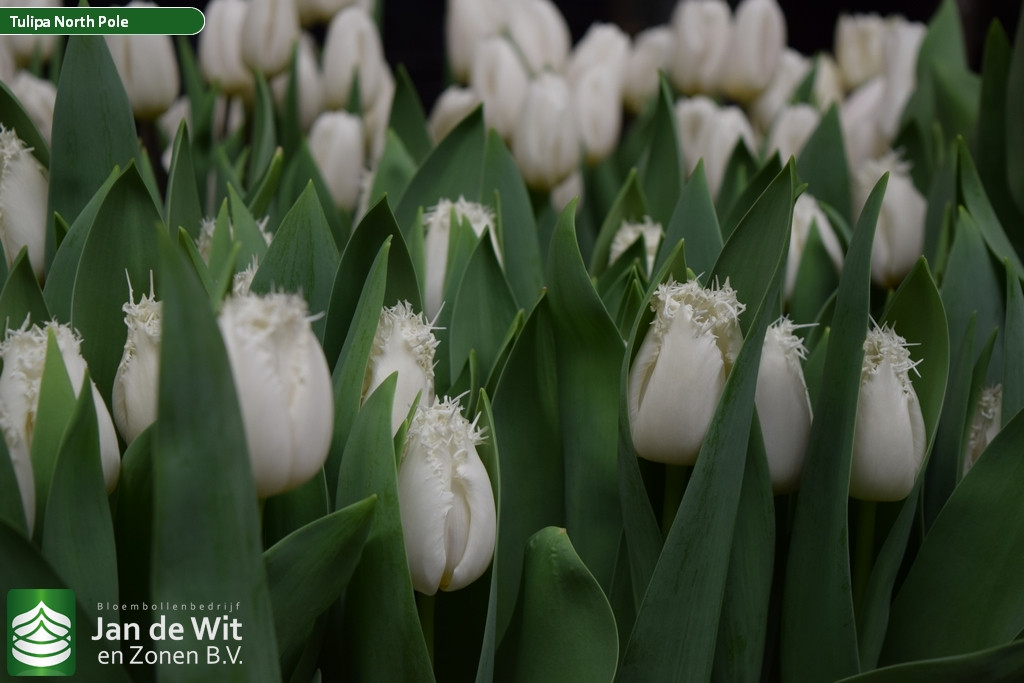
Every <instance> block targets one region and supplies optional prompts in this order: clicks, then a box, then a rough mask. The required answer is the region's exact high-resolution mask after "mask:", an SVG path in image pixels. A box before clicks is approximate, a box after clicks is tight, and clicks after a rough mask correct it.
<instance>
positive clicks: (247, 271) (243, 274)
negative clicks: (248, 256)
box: [231, 254, 260, 296]
mask: <svg viewBox="0 0 1024 683" xmlns="http://www.w3.org/2000/svg"><path fill="white" fill-rule="evenodd" d="M259 267H260V264H259V259H258V258H256V254H253V255H252V260H251V261H249V265H247V266H246V267H245V268H244V269H242V270H240V271H238V272H237V273H235V275H234V277H232V278H231V293H232V294H233V295H235V296H244V295H246V294H248V293H249V292H251V291H252V281H253V280H255V279H256V271H257V270H259Z"/></svg>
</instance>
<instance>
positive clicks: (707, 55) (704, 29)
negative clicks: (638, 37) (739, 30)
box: [669, 0, 733, 95]
mask: <svg viewBox="0 0 1024 683" xmlns="http://www.w3.org/2000/svg"><path fill="white" fill-rule="evenodd" d="M672 30H673V32H674V33H675V56H674V57H673V59H672V68H671V69H670V72H669V73H670V76H671V78H672V83H673V84H674V85H675V86H676V89H678V90H679V91H681V92H683V93H684V94H686V95H696V94H698V93H701V94H706V95H711V94H715V93H717V92H718V90H719V89H720V87H721V84H722V77H723V72H724V70H725V68H726V62H727V61H728V59H729V51H730V50H731V49H733V46H732V45H731V44H730V41H731V38H732V11H731V10H730V9H729V5H728V4H726V2H725V0H683V1H682V2H680V3H679V4H678V5H676V8H675V11H674V12H673V13H672Z"/></svg>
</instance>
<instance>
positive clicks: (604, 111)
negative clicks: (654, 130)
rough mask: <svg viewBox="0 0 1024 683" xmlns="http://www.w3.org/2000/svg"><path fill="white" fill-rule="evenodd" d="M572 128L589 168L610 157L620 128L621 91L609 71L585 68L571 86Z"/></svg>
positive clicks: (599, 68) (597, 67)
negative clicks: (573, 114) (573, 117)
mask: <svg viewBox="0 0 1024 683" xmlns="http://www.w3.org/2000/svg"><path fill="white" fill-rule="evenodd" d="M573 103H574V104H575V113H576V126H577V129H578V130H579V134H580V143H581V144H582V145H583V152H584V155H585V159H586V162H587V163H588V164H590V165H594V164H597V163H598V162H599V161H601V160H602V159H604V158H605V157H607V156H608V155H610V154H611V153H612V152H613V151H614V150H615V146H616V144H618V142H619V131H620V129H621V128H622V88H621V86H620V85H619V83H618V82H616V80H615V78H614V76H613V75H612V73H611V72H610V71H608V70H607V69H604V68H602V67H600V66H596V67H594V68H592V69H588V70H587V71H586V72H584V74H583V75H582V76H580V78H579V80H578V81H577V82H576V85H575V86H574V87H573Z"/></svg>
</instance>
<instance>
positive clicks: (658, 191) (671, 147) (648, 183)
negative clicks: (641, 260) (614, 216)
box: [640, 74, 683, 225]
mask: <svg viewBox="0 0 1024 683" xmlns="http://www.w3.org/2000/svg"><path fill="white" fill-rule="evenodd" d="M660 78H661V82H660V86H659V94H658V104H657V107H656V109H655V111H654V120H653V122H652V124H651V138H650V147H648V149H647V153H646V158H645V160H644V161H643V162H642V163H641V166H640V186H641V187H642V188H643V191H644V196H646V197H647V206H648V213H650V215H651V218H653V219H654V221H655V222H656V223H661V224H662V225H668V223H669V221H670V220H671V218H672V210H673V209H674V208H675V205H676V202H678V201H679V193H680V192H681V191H682V189H683V160H682V159H680V157H679V141H678V136H677V134H676V116H675V110H674V109H673V107H672V102H673V99H672V91H671V88H670V87H669V84H668V80H666V78H665V75H664V74H661V77H660Z"/></svg>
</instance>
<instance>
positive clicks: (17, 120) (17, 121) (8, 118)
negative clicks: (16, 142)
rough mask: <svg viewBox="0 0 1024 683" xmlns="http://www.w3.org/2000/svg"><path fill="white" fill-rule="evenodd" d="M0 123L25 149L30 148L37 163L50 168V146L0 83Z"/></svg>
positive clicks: (7, 89) (11, 94)
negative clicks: (14, 133)
mask: <svg viewBox="0 0 1024 683" xmlns="http://www.w3.org/2000/svg"><path fill="white" fill-rule="evenodd" d="M0 121H3V122H4V126H5V127H6V128H13V129H14V130H15V131H16V132H17V133H18V137H19V138H20V139H21V141H22V142H24V143H25V146H26V147H30V148H32V156H34V157H35V158H36V159H37V160H38V161H39V163H41V164H42V165H43V166H44V167H47V168H48V167H49V166H50V146H49V145H48V144H46V139H45V138H43V136H42V134H40V132H39V129H38V128H36V124H35V123H33V122H32V118H31V117H30V116H29V115H28V114H27V113H26V112H25V109H24V107H22V106H21V102H19V101H18V98H17V97H16V96H15V95H14V93H13V92H11V89H10V88H9V87H8V86H7V84H6V83H0Z"/></svg>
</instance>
